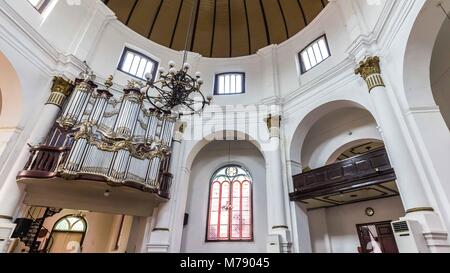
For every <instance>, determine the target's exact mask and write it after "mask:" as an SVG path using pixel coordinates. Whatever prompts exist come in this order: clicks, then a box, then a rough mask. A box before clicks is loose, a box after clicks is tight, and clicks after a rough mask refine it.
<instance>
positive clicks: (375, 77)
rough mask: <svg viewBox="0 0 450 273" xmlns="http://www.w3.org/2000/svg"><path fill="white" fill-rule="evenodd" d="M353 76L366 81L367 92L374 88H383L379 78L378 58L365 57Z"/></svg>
mask: <svg viewBox="0 0 450 273" xmlns="http://www.w3.org/2000/svg"><path fill="white" fill-rule="evenodd" d="M355 74H356V75H360V76H361V77H362V78H363V79H364V80H365V81H366V83H367V87H368V88H369V92H370V91H371V90H372V89H374V88H375V87H379V86H382V87H384V86H385V84H384V81H383V78H382V77H381V68H380V58H379V57H377V56H374V57H367V58H366V59H365V60H364V61H361V62H360V63H359V67H358V68H357V69H356V70H355Z"/></svg>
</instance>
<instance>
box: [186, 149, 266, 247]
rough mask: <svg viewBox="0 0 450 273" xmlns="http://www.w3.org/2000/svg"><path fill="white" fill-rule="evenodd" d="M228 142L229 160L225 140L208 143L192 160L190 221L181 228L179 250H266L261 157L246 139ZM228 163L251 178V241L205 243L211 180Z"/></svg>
mask: <svg viewBox="0 0 450 273" xmlns="http://www.w3.org/2000/svg"><path fill="white" fill-rule="evenodd" d="M230 144H231V156H230V159H231V161H229V153H228V150H229V143H227V142H226V141H216V142H211V143H210V144H208V145H207V146H206V147H205V148H203V149H202V150H201V151H200V153H199V154H198V155H197V157H196V158H195V160H194V163H193V165H192V168H191V177H190V180H189V195H188V196H189V197H188V201H187V207H186V212H187V213H189V222H188V225H187V226H185V227H184V230H183V240H182V247H181V249H182V252H201V253H204V252H231V253H241V252H243V253H245V252H256V253H263V252H266V238H267V232H268V223H267V207H266V205H267V201H266V175H265V174H266V172H265V162H264V158H263V157H262V155H261V153H260V152H259V151H258V149H257V148H256V147H255V146H253V144H251V143H249V142H245V141H239V142H231V143H230ZM228 162H232V163H236V164H241V165H242V166H244V167H245V168H247V169H248V171H249V172H250V174H251V175H252V178H253V206H254V207H253V217H254V218H253V220H254V222H253V226H254V229H253V231H254V242H208V243H206V242H205V238H206V237H205V236H206V234H205V232H206V222H207V210H208V202H209V200H208V197H209V183H210V179H211V177H212V175H213V174H214V172H215V171H216V170H217V169H219V168H220V167H221V166H224V165H226V164H227V163H228Z"/></svg>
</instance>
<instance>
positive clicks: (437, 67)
mask: <svg viewBox="0 0 450 273" xmlns="http://www.w3.org/2000/svg"><path fill="white" fill-rule="evenodd" d="M449 33H450V20H445V21H444V23H443V24H442V27H441V29H440V31H439V33H438V36H437V38H436V43H435V45H434V48H433V55H432V57H431V66H430V81H431V90H432V93H433V97H434V100H435V101H436V104H437V105H438V106H439V110H440V111H441V114H442V117H443V118H444V121H445V123H446V124H447V127H448V128H449V130H450V90H449V88H448V87H449V86H450V62H449V61H448V60H449V59H450V52H449V50H448V49H449V48H450V35H449Z"/></svg>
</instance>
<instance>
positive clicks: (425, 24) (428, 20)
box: [403, 0, 446, 108]
mask: <svg viewBox="0 0 450 273" xmlns="http://www.w3.org/2000/svg"><path fill="white" fill-rule="evenodd" d="M423 2H424V4H423V6H422V8H421V10H420V12H419V14H418V15H417V18H416V20H415V22H414V24H413V27H412V29H411V32H410V34H409V37H408V41H407V45H406V49H405V56H404V61H403V67H404V71H403V84H404V92H405V93H404V95H405V98H406V100H407V102H408V105H409V107H411V108H419V107H435V106H436V103H435V100H434V98H433V93H432V89H431V79H430V66H431V60H432V54H433V49H434V45H435V41H436V39H437V37H438V35H439V31H440V30H441V27H442V25H443V23H444V21H445V20H446V16H445V15H444V14H443V12H442V10H441V9H440V8H439V7H437V4H438V3H439V2H440V1H438V0H427V1H423Z"/></svg>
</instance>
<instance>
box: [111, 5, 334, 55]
mask: <svg viewBox="0 0 450 273" xmlns="http://www.w3.org/2000/svg"><path fill="white" fill-rule="evenodd" d="M103 2H104V3H105V4H106V5H107V6H108V7H109V8H110V9H111V10H112V11H113V12H115V13H116V15H117V17H118V19H119V20H120V21H122V22H123V23H124V24H126V25H128V26H129V27H130V28H131V29H133V30H134V31H136V32H138V33H139V34H141V35H142V36H144V37H147V38H148V39H150V40H152V41H154V42H156V43H159V44H161V45H164V46H167V47H170V48H173V49H175V50H182V49H184V47H185V43H186V36H187V34H188V29H189V18H190V17H191V14H192V11H193V13H194V16H193V20H192V25H191V27H192V29H193V32H192V33H193V35H192V37H191V39H188V40H190V41H189V42H188V47H187V48H188V50H190V51H192V52H198V53H200V54H201V55H202V56H205V57H215V58H225V57H238V56H245V55H251V54H254V53H256V52H257V51H258V50H259V49H261V48H263V47H265V46H267V45H270V44H279V43H281V42H283V41H285V40H287V39H289V38H290V37H291V36H293V35H295V34H296V33H298V32H299V31H300V30H302V29H303V28H304V27H305V26H306V25H308V24H309V23H311V21H312V20H314V18H315V17H316V16H317V15H318V14H319V13H320V12H321V11H322V9H324V7H325V6H326V4H327V3H328V0H103Z"/></svg>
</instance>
